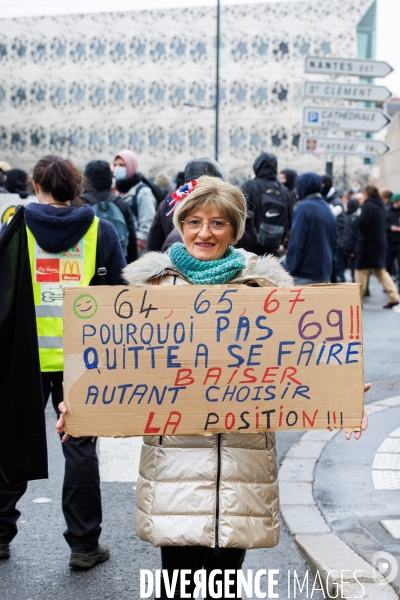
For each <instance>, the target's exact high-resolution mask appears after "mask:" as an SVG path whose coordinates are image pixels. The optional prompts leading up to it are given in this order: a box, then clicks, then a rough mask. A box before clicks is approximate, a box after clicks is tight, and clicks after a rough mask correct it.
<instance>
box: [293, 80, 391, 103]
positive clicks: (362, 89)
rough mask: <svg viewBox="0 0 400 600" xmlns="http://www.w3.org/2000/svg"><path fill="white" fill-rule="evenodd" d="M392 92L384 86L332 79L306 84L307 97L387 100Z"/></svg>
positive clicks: (305, 94) (305, 93)
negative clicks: (334, 81)
mask: <svg viewBox="0 0 400 600" xmlns="http://www.w3.org/2000/svg"><path fill="white" fill-rule="evenodd" d="M391 95H392V94H391V92H390V91H389V90H388V89H387V88H386V87H384V86H379V85H369V84H366V85H363V84H362V83H360V84H357V85H354V84H350V83H332V82H331V81H317V82H314V81H307V82H306V84H305V86H304V96H306V98H329V99H331V100H334V99H338V100H364V101H366V102H385V100H387V99H388V98H390V96H391Z"/></svg>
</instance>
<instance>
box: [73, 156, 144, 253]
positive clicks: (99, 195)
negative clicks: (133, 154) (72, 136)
mask: <svg viewBox="0 0 400 600" xmlns="http://www.w3.org/2000/svg"><path fill="white" fill-rule="evenodd" d="M84 176H85V179H86V183H84V192H83V193H81V194H80V195H79V198H80V200H82V202H84V203H85V204H90V205H91V206H93V205H95V204H98V203H99V202H102V203H105V202H112V203H113V204H115V205H116V206H117V207H118V208H119V210H120V211H121V213H122V215H123V217H124V219H125V222H126V226H127V228H128V232H129V242H128V248H127V255H126V260H127V262H128V263H131V262H133V261H134V260H136V259H137V257H138V252H137V242H136V232H135V225H134V222H133V217H132V213H131V211H130V209H129V206H128V205H127V203H126V202H125V201H124V200H123V199H122V198H120V197H119V196H116V195H114V194H112V193H111V185H112V173H111V169H110V165H109V164H108V162H107V161H105V160H91V161H90V162H89V163H88V164H87V165H86V168H85V173H84Z"/></svg>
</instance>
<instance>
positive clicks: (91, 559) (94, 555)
mask: <svg viewBox="0 0 400 600" xmlns="http://www.w3.org/2000/svg"><path fill="white" fill-rule="evenodd" d="M109 558H110V550H109V548H108V546H107V544H104V543H103V542H99V545H98V546H97V548H96V550H92V552H86V554H84V553H81V552H71V557H70V559H69V566H70V567H73V568H74V569H91V568H92V567H94V566H95V565H97V564H98V563H102V562H104V561H106V560H108V559H109Z"/></svg>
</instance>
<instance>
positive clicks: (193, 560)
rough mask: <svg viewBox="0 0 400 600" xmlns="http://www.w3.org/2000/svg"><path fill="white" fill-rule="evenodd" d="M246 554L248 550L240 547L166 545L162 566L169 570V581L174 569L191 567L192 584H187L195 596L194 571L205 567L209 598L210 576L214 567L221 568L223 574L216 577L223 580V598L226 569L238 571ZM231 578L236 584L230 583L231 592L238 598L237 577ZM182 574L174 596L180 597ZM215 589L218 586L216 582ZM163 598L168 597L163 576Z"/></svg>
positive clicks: (162, 552) (223, 594) (163, 549)
mask: <svg viewBox="0 0 400 600" xmlns="http://www.w3.org/2000/svg"><path fill="white" fill-rule="evenodd" d="M245 556H246V550H242V549H240V548H204V547H203V546H164V547H162V548H161V563H162V568H163V569H166V570H167V571H168V577H169V581H170V582H171V581H172V575H173V571H174V569H179V570H180V569H190V570H191V572H192V573H191V576H190V577H189V576H188V577H187V579H190V585H188V586H186V592H187V593H188V592H190V594H191V596H192V597H193V591H194V588H195V583H194V581H193V574H194V571H198V570H200V569H205V570H206V572H207V596H206V597H207V598H210V597H211V596H209V595H208V576H209V574H210V572H211V571H213V570H214V569H220V570H221V571H222V575H217V576H216V577H215V579H214V581H215V582H217V581H222V596H221V597H222V598H225V588H224V583H223V582H224V571H225V570H227V569H234V570H235V571H238V570H240V569H241V568H242V564H243V561H244V558H245ZM230 580H232V581H234V582H235V584H234V585H233V584H232V585H230V586H229V587H230V589H229V592H230V593H233V594H235V598H236V577H235V576H233V575H232V576H231V577H230ZM179 581H180V576H179V577H178V583H177V586H176V589H175V596H174V598H180V597H181V594H180V586H179ZM214 587H215V589H217V586H216V585H215V584H214ZM161 598H162V599H163V600H166V599H167V598H168V596H167V594H166V591H165V587H164V580H163V578H161Z"/></svg>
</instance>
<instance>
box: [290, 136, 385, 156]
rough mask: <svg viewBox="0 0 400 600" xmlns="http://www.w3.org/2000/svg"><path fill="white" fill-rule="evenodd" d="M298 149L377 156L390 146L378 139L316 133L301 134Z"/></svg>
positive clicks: (317, 152) (311, 152)
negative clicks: (340, 136) (326, 135)
mask: <svg viewBox="0 0 400 600" xmlns="http://www.w3.org/2000/svg"><path fill="white" fill-rule="evenodd" d="M299 150H300V152H301V153H302V154H316V155H322V154H328V155H330V154H340V155H342V156H360V157H362V158H377V157H380V156H383V155H384V154H386V153H387V152H389V150H390V146H388V145H387V144H386V143H385V142H382V141H380V140H369V139H366V138H352V139H351V138H329V137H323V136H318V135H316V136H311V135H310V136H308V135H302V136H301V137H300V145H299Z"/></svg>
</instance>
